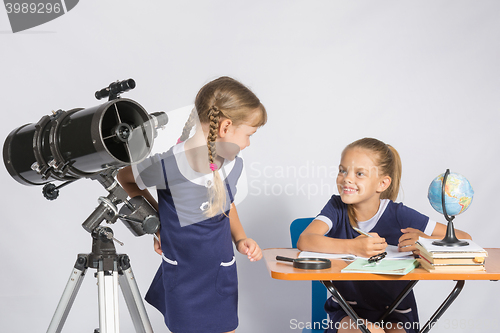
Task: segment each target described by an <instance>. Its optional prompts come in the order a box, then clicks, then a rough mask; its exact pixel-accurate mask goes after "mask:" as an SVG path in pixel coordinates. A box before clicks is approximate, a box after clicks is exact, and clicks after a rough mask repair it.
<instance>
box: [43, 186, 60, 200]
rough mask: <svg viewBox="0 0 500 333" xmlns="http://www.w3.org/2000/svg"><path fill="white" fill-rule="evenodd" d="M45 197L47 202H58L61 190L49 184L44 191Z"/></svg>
mask: <svg viewBox="0 0 500 333" xmlns="http://www.w3.org/2000/svg"><path fill="white" fill-rule="evenodd" d="M42 193H43V196H44V197H45V199H47V200H56V199H57V197H58V196H59V190H58V189H57V187H56V186H55V185H54V184H52V183H47V184H45V186H44V187H43V189H42Z"/></svg>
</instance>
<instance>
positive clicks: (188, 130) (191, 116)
mask: <svg viewBox="0 0 500 333" xmlns="http://www.w3.org/2000/svg"><path fill="white" fill-rule="evenodd" d="M196 116H197V112H196V108H194V109H193V110H192V111H191V113H190V114H189V118H188V120H187V121H186V124H185V125H184V128H183V129H182V134H181V137H180V138H179V141H181V142H182V141H186V140H187V139H188V137H189V133H191V129H192V128H193V126H194V120H195V119H196Z"/></svg>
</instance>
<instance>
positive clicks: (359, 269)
mask: <svg viewBox="0 0 500 333" xmlns="http://www.w3.org/2000/svg"><path fill="white" fill-rule="evenodd" d="M415 267H418V261H417V260H415V259H399V260H390V259H389V260H388V259H385V260H384V259H382V260H381V261H379V262H378V263H376V264H369V263H368V260H367V259H356V260H355V261H354V262H352V263H351V264H349V266H347V267H345V268H344V269H342V270H341V272H342V273H373V274H391V275H405V274H407V273H409V272H411V271H412V270H413V269H414V268H415Z"/></svg>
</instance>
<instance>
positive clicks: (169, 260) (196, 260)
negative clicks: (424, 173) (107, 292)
mask: <svg viewBox="0 0 500 333" xmlns="http://www.w3.org/2000/svg"><path fill="white" fill-rule="evenodd" d="M266 120H267V114H266V110H265V108H264V106H263V105H262V104H261V103H260V101H259V99H258V98H257V97H256V96H255V95H254V94H253V93H252V92H251V91H250V90H249V89H248V88H247V87H245V86H244V85H242V84H241V83H240V82H238V81H236V80H234V79H232V78H229V77H221V78H218V79H216V80H214V81H212V82H209V83H208V84H206V85H205V86H204V87H203V88H201V90H200V91H199V92H198V95H197V96H196V100H195V109H194V110H193V112H192V113H191V115H190V116H189V119H188V121H187V122H186V125H185V127H184V130H183V132H182V135H181V137H180V138H179V142H178V144H177V145H175V146H174V147H172V148H171V149H170V150H169V151H168V152H166V153H163V154H159V155H154V156H152V157H149V158H148V159H146V160H145V161H143V162H141V163H139V164H137V165H134V166H133V167H127V168H123V169H122V170H120V172H119V174H118V180H119V181H120V183H121V184H122V186H123V188H124V189H125V190H126V191H127V193H128V194H129V196H130V197H134V196H137V195H142V196H144V197H145V198H146V199H147V200H148V201H149V202H150V203H151V204H152V205H153V206H154V207H155V208H156V209H157V210H158V212H159V215H160V221H161V229H160V231H159V233H158V235H157V236H158V239H155V251H156V252H158V253H159V254H161V255H162V258H163V260H162V264H161V266H160V268H159V270H158V272H157V273H156V276H155V278H154V280H153V282H152V284H151V287H150V289H149V291H148V293H147V294H146V300H147V301H148V302H149V303H151V304H152V305H153V306H155V307H156V308H157V309H158V310H160V311H161V312H162V313H163V315H164V318H165V323H166V324H167V326H168V328H169V329H170V330H171V331H172V332H175V333H195V332H203V333H222V332H234V330H235V329H236V327H237V326H238V316H237V302H238V293H237V288H238V281H237V275H236V263H235V257H234V252H233V245H232V243H233V242H234V244H235V247H236V249H237V250H238V251H239V252H240V253H242V254H245V255H247V256H248V258H249V260H251V261H256V260H259V259H261V257H262V252H261V249H260V248H259V246H258V245H257V243H256V242H255V241H254V240H252V239H251V238H247V236H246V234H245V231H244V230H243V227H242V225H241V223H240V220H239V218H238V213H237V212H236V208H235V206H234V203H233V200H234V195H235V194H236V183H237V181H238V178H239V177H240V175H241V172H242V168H243V163H242V160H241V158H239V157H238V156H236V155H237V153H238V152H239V151H240V150H243V149H245V148H246V147H248V146H249V145H250V136H251V135H252V134H254V133H255V132H256V131H257V129H258V128H259V127H261V126H263V125H264V124H265V123H266ZM193 126H195V133H194V135H193V136H192V137H190V138H189V134H190V132H191V129H192V128H193ZM152 186H155V187H156V188H157V194H158V203H156V201H155V200H154V198H153V197H152V196H151V194H150V193H149V192H148V191H147V189H146V187H152Z"/></svg>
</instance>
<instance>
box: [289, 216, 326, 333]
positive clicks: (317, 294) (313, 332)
mask: <svg viewBox="0 0 500 333" xmlns="http://www.w3.org/2000/svg"><path fill="white" fill-rule="evenodd" d="M313 220H314V218H312V217H309V218H301V219H296V220H294V221H293V222H292V224H290V236H291V238H292V247H293V248H296V247H297V241H298V240H299V236H300V234H301V233H302V231H304V229H305V228H307V226H308V225H309V223H311V222H312V221H313ZM311 288H312V290H311V291H312V293H311V295H312V296H311V304H312V309H311V324H312V326H313V327H322V326H323V325H322V323H324V321H323V320H325V319H327V314H326V312H325V309H324V305H325V301H326V299H327V298H328V291H327V290H326V288H325V286H323V284H322V283H321V282H319V281H312V285H311ZM302 333H323V330H322V329H308V328H304V330H303V331H302Z"/></svg>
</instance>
